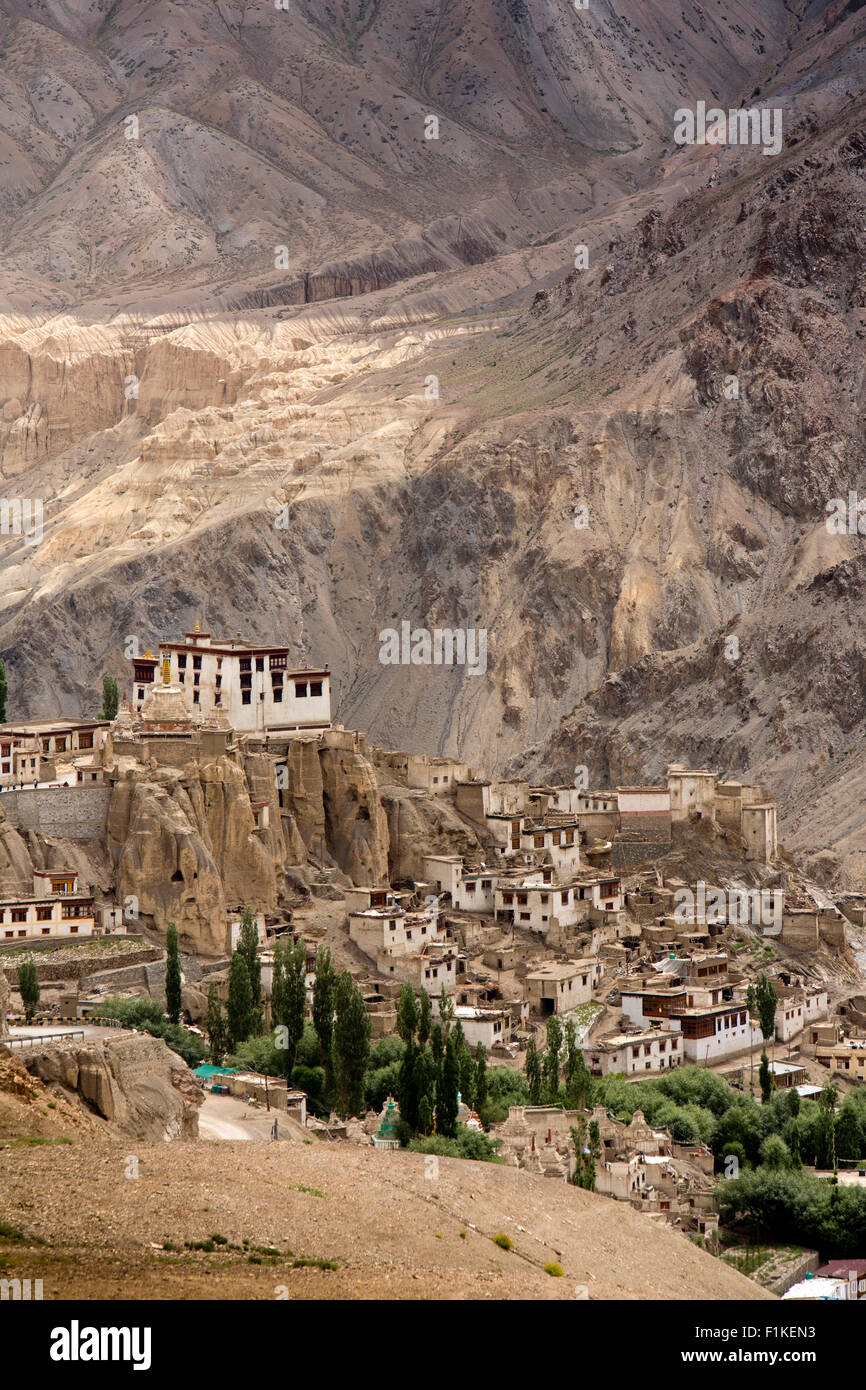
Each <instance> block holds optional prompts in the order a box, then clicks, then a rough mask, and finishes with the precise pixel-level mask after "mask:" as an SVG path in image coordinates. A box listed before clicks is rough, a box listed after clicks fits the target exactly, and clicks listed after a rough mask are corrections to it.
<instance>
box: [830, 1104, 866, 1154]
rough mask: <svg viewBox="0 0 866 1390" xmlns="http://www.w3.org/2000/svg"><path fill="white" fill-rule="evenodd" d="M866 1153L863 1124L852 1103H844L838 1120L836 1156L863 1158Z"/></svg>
mask: <svg viewBox="0 0 866 1390" xmlns="http://www.w3.org/2000/svg"><path fill="white" fill-rule="evenodd" d="M864 1154H866V1139H864V1133H863V1126H862V1124H861V1122H860V1118H859V1116H858V1115H857V1113H856V1111H855V1110H854V1107H853V1106H852V1105H847V1104H846V1105H843V1106H842V1110H841V1112H840V1114H839V1118H838V1119H837V1121H836V1157H837V1158H847V1159H852V1158H854V1159H858V1158H862V1157H863V1155H864Z"/></svg>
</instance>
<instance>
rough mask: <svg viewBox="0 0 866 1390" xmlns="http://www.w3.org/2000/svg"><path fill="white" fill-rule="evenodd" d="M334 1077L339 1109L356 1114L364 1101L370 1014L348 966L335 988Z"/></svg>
mask: <svg viewBox="0 0 866 1390" xmlns="http://www.w3.org/2000/svg"><path fill="white" fill-rule="evenodd" d="M334 1004H335V1011H334V1037H333V1054H334V1079H335V1082H336V1087H337V1101H338V1109H339V1110H340V1113H341V1114H343V1115H358V1114H360V1112H361V1109H362V1107H363V1104H364V1076H365V1073H366V1071H367V1063H368V1061H369V1057H370V1032H371V1024H370V1016H369V1014H368V1013H367V1008H366V1005H365V1004H364V998H363V995H362V994H361V991H360V990H359V989H358V986H357V985H356V984H355V981H354V980H353V979H352V976H351V975H350V974H349V972H348V970H344V971H343V973H342V975H339V976H338V978H337V981H336V987H335V990H334Z"/></svg>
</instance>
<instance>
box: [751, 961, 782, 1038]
mask: <svg viewBox="0 0 866 1390" xmlns="http://www.w3.org/2000/svg"><path fill="white" fill-rule="evenodd" d="M778 1002H779V996H778V995H777V993H776V987H775V985H774V984H773V982H772V981H771V980H768V979H767V977H766V975H764V974H761V975H759V976H758V981H757V984H756V985H755V1003H756V1005H757V1009H758V1021H759V1023H760V1026H761V1037H762V1038H763V1039H764V1042H765V1044H766V1043H768V1042H769V1041H770V1039H771V1038H772V1039H773V1040H775V1037H776V1005H777V1004H778Z"/></svg>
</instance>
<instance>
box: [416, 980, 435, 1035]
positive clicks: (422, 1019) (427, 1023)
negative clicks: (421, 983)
mask: <svg viewBox="0 0 866 1390" xmlns="http://www.w3.org/2000/svg"><path fill="white" fill-rule="evenodd" d="M432 1026H433V1012H432V1006H431V1004H430V995H429V994H428V993H427V991H426V989H424V988H422V990H421V1000H420V1004H419V1007H418V1041H419V1043H420V1044H421V1046H422V1047H426V1046H427V1044H428V1042H429V1041H430V1030H431V1028H432Z"/></svg>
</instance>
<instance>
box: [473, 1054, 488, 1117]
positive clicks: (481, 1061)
mask: <svg viewBox="0 0 866 1390" xmlns="http://www.w3.org/2000/svg"><path fill="white" fill-rule="evenodd" d="M486 1104H487V1049H486V1047H485V1046H484V1044H483V1043H482V1042H480V1043H479V1044H478V1046H477V1047H476V1049H475V1109H476V1110H477V1111H478V1112H479V1114H480V1112H481V1109H482V1106H484V1105H486Z"/></svg>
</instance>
